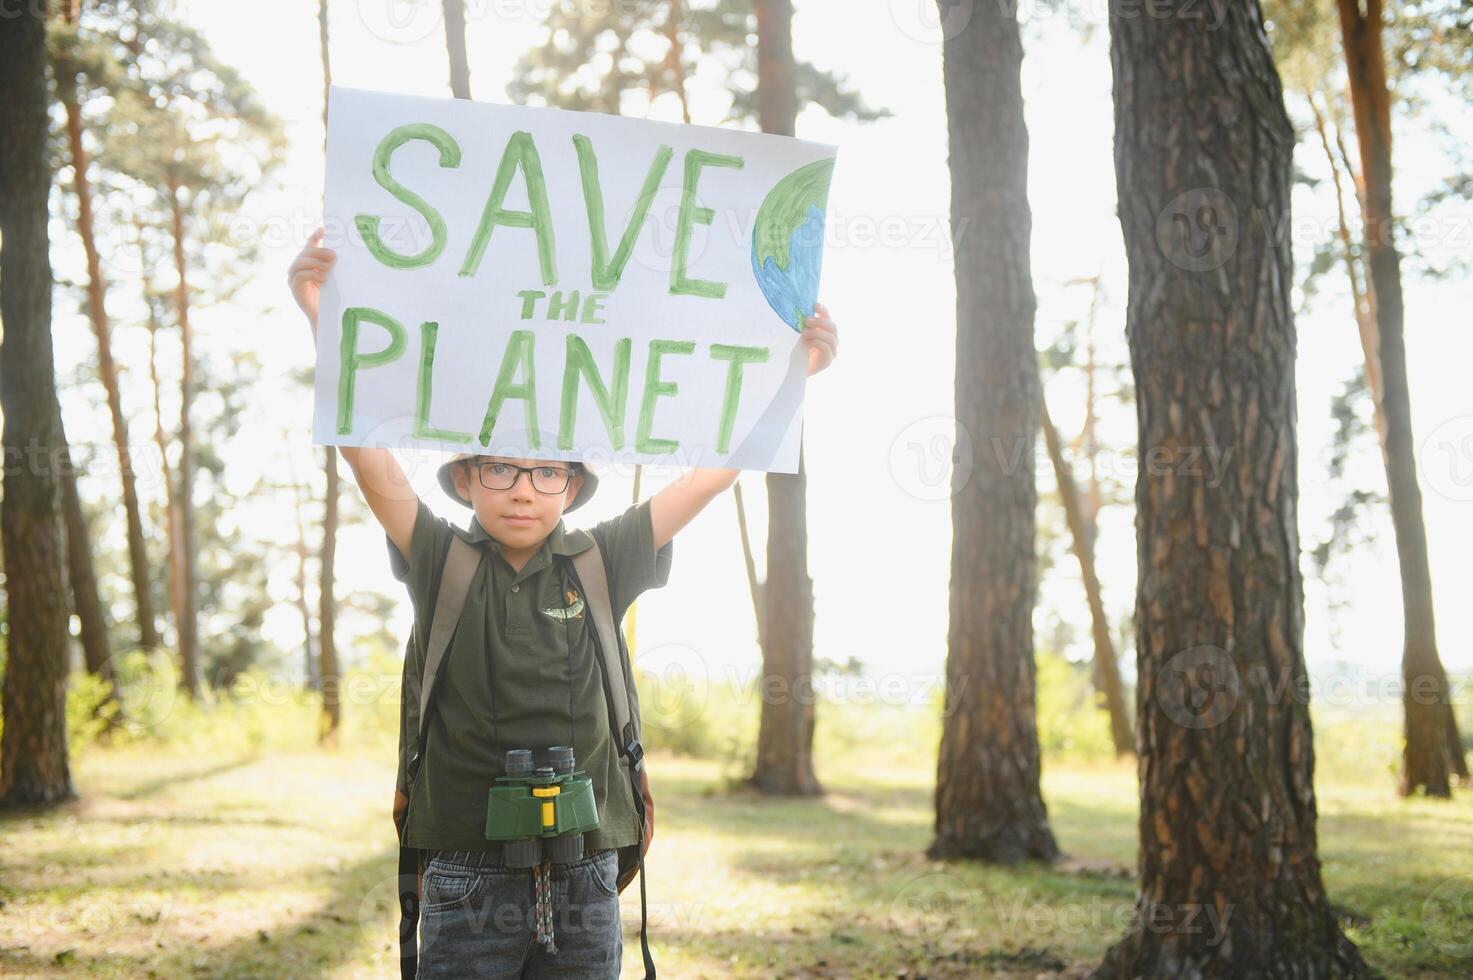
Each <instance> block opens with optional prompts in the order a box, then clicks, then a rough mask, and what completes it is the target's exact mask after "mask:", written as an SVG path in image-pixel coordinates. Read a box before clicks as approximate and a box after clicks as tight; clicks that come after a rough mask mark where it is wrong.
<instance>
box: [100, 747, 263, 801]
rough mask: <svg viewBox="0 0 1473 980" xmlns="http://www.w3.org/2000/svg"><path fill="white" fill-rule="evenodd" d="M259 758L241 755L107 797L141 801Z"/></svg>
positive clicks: (247, 764)
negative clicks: (171, 788)
mask: <svg viewBox="0 0 1473 980" xmlns="http://www.w3.org/2000/svg"><path fill="white" fill-rule="evenodd" d="M260 758H261V756H260V755H259V754H258V753H255V752H252V753H250V754H248V755H243V756H240V757H238V758H235V759H230V760H227V761H225V762H222V763H219V764H218V765H214V766H207V767H206V768H204V769H193V770H187V771H184V772H176V773H170V774H169V775H167V776H164V777H162V778H159V779H155V780H152V781H150V782H147V783H140V784H139V785H137V786H135V787H133V788H132V789H130V790H127V791H126V792H119V793H112V794H109V795H111V796H114V797H116V798H117V799H120V800H130V801H136V800H141V799H144V798H145V797H149V796H152V795H154V794H155V793H157V792H159V791H160V790H164V789H168V788H169V787H170V786H177V785H179V784H181V783H193V782H198V781H200V780H202V779H210V778H212V777H214V776H219V775H223V774H224V773H227V772H231V771H232V770H235V769H240V768H242V767H244V766H249V765H252V764H253V763H256V762H258V761H260Z"/></svg>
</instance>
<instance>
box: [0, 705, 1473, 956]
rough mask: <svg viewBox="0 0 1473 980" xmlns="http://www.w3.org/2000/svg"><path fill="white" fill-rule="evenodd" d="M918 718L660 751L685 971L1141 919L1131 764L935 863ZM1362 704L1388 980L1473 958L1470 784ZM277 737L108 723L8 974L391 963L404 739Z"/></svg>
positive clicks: (1369, 836)
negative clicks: (805, 748) (1008, 859)
mask: <svg viewBox="0 0 1473 980" xmlns="http://www.w3.org/2000/svg"><path fill="white" fill-rule="evenodd" d="M917 714H918V712H917V710H916V709H913V708H910V709H903V708H897V707H894V706H890V707H868V708H866V707H862V706H858V705H843V706H827V705H825V706H822V707H821V711H820V716H821V719H822V721H821V724H820V731H823V728H824V722H827V723H828V724H829V725H830V726H831V727H830V732H829V733H828V734H827V735H826V736H824V737H822V738H820V740H819V744H818V772H819V775H820V778H821V779H822V781H823V782H824V784H825V788H826V789H827V790H828V793H827V795H826V796H825V797H823V798H821V799H808V800H763V799H760V798H758V797H756V796H754V795H752V794H750V793H748V792H746V791H742V790H738V789H732V788H730V787H731V785H732V783H733V779H732V777H733V775H735V769H734V767H733V766H731V765H730V764H724V763H723V762H722V761H721V760H719V759H697V758H690V757H686V756H677V755H673V754H671V753H668V752H659V753H656V754H654V755H652V756H651V759H650V772H651V784H652V787H653V791H654V794H655V797H656V801H657V808H658V809H657V824H656V836H655V841H654V844H653V846H652V848H651V850H650V854H649V858H648V862H647V869H648V874H649V898H650V934H651V940H652V948H653V951H654V955H655V961H656V965H657V967H658V968H659V970H660V971H661V972H662V973H663V974H664V975H665V976H668V977H676V978H682V980H683V978H697V977H764V978H768V977H784V978H800V977H801V978H818V977H836V978H837V977H843V978H872V977H889V978H906V980H919V978H922V977H927V978H953V977H981V976H1002V977H1037V976H1073V977H1077V976H1083V975H1084V974H1085V973H1087V971H1088V969H1089V968H1090V967H1091V966H1092V965H1094V964H1095V963H1097V962H1098V961H1099V959H1100V957H1101V955H1102V954H1103V952H1104V950H1105V949H1106V948H1107V946H1108V945H1109V944H1110V943H1111V942H1113V941H1114V940H1115V939H1116V938H1117V937H1118V936H1119V935H1120V934H1121V932H1122V931H1123V929H1124V928H1125V925H1126V923H1127V921H1128V918H1129V915H1130V909H1131V903H1132V898H1133V892H1134V882H1133V872H1134V860H1135V858H1134V854H1135V842H1136V826H1135V823H1136V806H1137V804H1136V786H1135V766H1134V763H1133V762H1131V761H1126V762H1115V761H1111V760H1094V761H1087V762H1086V761H1079V760H1075V759H1069V758H1067V757H1066V758H1063V759H1056V760H1050V759H1049V758H1048V757H1047V756H1046V758H1045V770H1044V792H1045V798H1046V801H1047V804H1048V808H1049V816H1050V819H1051V821H1052V824H1053V827H1054V831H1055V833H1056V835H1057V837H1058V839H1059V843H1060V845H1061V846H1062V848H1063V850H1064V851H1065V852H1066V854H1067V855H1068V857H1067V859H1066V860H1065V861H1064V862H1063V863H1061V864H1059V865H1057V866H1054V867H1019V868H988V867H981V866H969V865H965V864H942V863H939V862H932V861H928V860H926V858H925V857H924V850H925V847H926V845H927V844H928V842H929V840H930V828H931V820H932V816H931V807H932V796H931V783H932V780H933V779H934V774H935V761H934V760H935V749H934V746H935V742H934V737H935V735H936V734H937V731H938V729H937V728H936V727H935V724H934V722H935V720H936V719H934V718H930V717H923V718H921V719H920V720H919V721H917V718H916V716H917ZM1340 724H1351V722H1341V723H1340ZM1364 724H1369V722H1365V720H1364V719H1361V722H1360V723H1359V725H1360V727H1357V728H1355V729H1354V730H1353V733H1352V734H1350V735H1347V734H1346V731H1341V730H1338V729H1337V728H1336V727H1335V726H1334V725H1324V724H1321V723H1319V722H1317V725H1316V736H1317V739H1316V741H1317V748H1318V747H1319V746H1320V743H1321V742H1323V743H1324V745H1323V751H1321V752H1320V755H1321V756H1323V758H1324V761H1323V762H1322V764H1321V766H1320V768H1319V770H1318V772H1317V784H1318V799H1319V810H1320V822H1319V835H1320V856H1321V859H1322V862H1323V866H1324V874H1325V879H1326V882H1327V886H1328V888H1329V892H1330V895H1331V898H1332V900H1333V902H1334V903H1335V905H1336V907H1337V908H1338V909H1339V910H1340V911H1341V915H1342V921H1343V923H1344V926H1345V928H1346V929H1347V931H1348V932H1349V934H1350V936H1351V937H1352V938H1353V939H1354V941H1355V942H1356V943H1358V944H1359V945H1360V947H1361V948H1362V949H1363V950H1364V952H1365V954H1366V956H1367V958H1368V959H1369V960H1370V962H1371V963H1372V964H1374V965H1375V966H1376V967H1377V968H1379V969H1381V970H1382V971H1384V972H1385V973H1386V975H1387V976H1389V977H1454V976H1468V975H1470V974H1473V940H1470V938H1469V937H1470V936H1473V791H1469V790H1467V789H1464V790H1463V791H1462V792H1461V793H1459V794H1458V795H1457V797H1456V799H1455V800H1454V801H1453V802H1451V803H1447V802H1431V801H1427V800H1410V801H1402V800H1398V799H1397V798H1396V797H1395V796H1394V794H1393V792H1392V782H1391V779H1390V775H1389V773H1387V772H1384V771H1380V770H1381V769H1382V768H1384V767H1383V766H1380V765H1370V764H1368V761H1367V759H1366V758H1364V757H1358V753H1359V752H1360V751H1361V748H1360V745H1361V743H1362V741H1364V740H1365V729H1364V727H1363V726H1364ZM1376 724H1378V725H1381V724H1389V719H1382V720H1381V721H1378V722H1376ZM1394 734H1395V730H1394V727H1392V728H1388V729H1387V730H1385V731H1384V732H1382V733H1381V735H1382V736H1384V737H1380V736H1378V737H1377V738H1376V739H1373V740H1371V741H1374V742H1375V744H1377V745H1379V746H1380V747H1381V749H1382V750H1384V748H1385V747H1386V740H1387V739H1392V738H1394ZM1347 739H1350V740H1351V742H1349V743H1348V742H1347ZM256 741H257V742H258V743H261V744H257V745H256V746H254V747H251V746H249V745H244V746H237V747H236V748H233V749H227V748H224V747H221V746H214V747H210V746H206V747H203V748H201V747H198V746H196V747H191V748H183V747H180V748H165V747H162V746H159V745H156V744H154V745H151V744H148V743H146V742H134V743H130V744H129V745H127V746H125V747H113V748H107V747H101V746H96V745H89V746H87V747H86V748H84V749H82V750H80V751H79V752H78V754H77V757H76V758H75V759H74V780H75V783H76V785H77V787H78V791H79V793H80V798H79V799H78V800H77V801H76V802H74V803H70V804H67V805H65V806H63V807H60V808H57V809H52V810H50V811H47V812H44V813H36V812H32V813H27V812H11V813H7V814H4V815H0V840H3V842H4V843H3V846H0V974H3V975H4V976H7V977H97V978H113V977H118V978H121V977H129V978H132V977H144V976H148V977H222V978H237V977H261V978H272V980H277V978H284V977H333V978H339V977H343V978H346V977H388V976H392V975H396V974H397V962H396V960H395V951H394V947H393V945H392V943H393V938H394V935H395V929H396V927H397V919H396V918H395V916H396V911H395V909H394V903H393V895H392V887H393V875H394V874H395V871H396V856H397V852H396V848H395V841H394V836H393V829H392V825H391V822H390V819H389V805H390V797H391V792H392V786H393V771H392V769H391V768H390V766H389V761H390V760H391V759H392V753H391V752H390V751H385V749H384V747H383V746H382V745H380V746H378V747H375V748H373V749H369V748H366V747H362V746H360V747H358V748H353V749H344V750H340V751H336V752H333V751H290V750H288V749H283V748H282V747H280V746H279V745H278V744H275V743H276V742H277V741H279V739H266V740H264V742H263V741H262V740H260V739H257V740H256ZM1378 761H1380V760H1378ZM736 768H739V767H736ZM622 903H623V917H624V930H625V933H624V937H625V946H624V974H623V975H624V976H626V977H637V976H641V975H643V968H642V963H641V960H640V953H639V890H638V885H637V883H636V884H635V885H634V886H633V887H631V888H629V889H628V890H626V891H625V892H624V894H623V896H622ZM1204 925H1205V922H1204Z"/></svg>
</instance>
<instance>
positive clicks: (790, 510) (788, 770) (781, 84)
mask: <svg viewBox="0 0 1473 980" xmlns="http://www.w3.org/2000/svg"><path fill="white" fill-rule="evenodd" d="M755 6H756V13H757V105H758V110H757V113H758V123H759V124H760V125H761V127H762V131H763V132H764V133H777V134H779V135H782V136H792V135H793V129H794V126H795V125H796V122H797V116H798V108H797V106H798V102H797V90H796V88H795V68H794V62H793V5H792V2H791V0H756V3H755ZM800 440H801V436H800ZM807 486H808V479H807V475H806V473H805V472H804V467H803V449H802V444H801V441H800V443H799V447H798V472H797V473H769V474H767V577H766V579H765V580H764V582H763V584H762V589H761V597H762V622H761V624H760V625H759V627H758V630H757V632H758V636H759V637H760V639H761V643H762V681H761V683H762V690H761V692H760V693H761V695H762V714H761V718H760V720H759V722H758V729H757V761H756V764H755V766H754V768H753V772H752V775H751V777H750V779H749V780H748V781H749V783H750V785H752V786H754V787H756V788H757V789H758V790H760V791H761V792H763V793H769V794H772V795H781V796H816V795H819V794H821V793H823V786H822V785H821V784H820V783H819V781H818V774H817V772H816V770H815V769H814V765H813V728H814V721H815V708H816V705H815V699H814V689H813V580H812V579H811V578H809V577H808V490H807Z"/></svg>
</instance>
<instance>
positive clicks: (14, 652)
mask: <svg viewBox="0 0 1473 980" xmlns="http://www.w3.org/2000/svg"><path fill="white" fill-rule="evenodd" d="M9 13H10V15H9V16H5V17H0V92H4V93H5V95H4V98H0V188H3V192H0V282H3V283H4V288H3V289H0V320H3V321H4V324H5V330H4V334H3V338H0V415H3V417H4V428H3V432H0V443H3V445H4V450H5V453H4V456H5V469H4V481H5V482H4V496H3V499H0V551H3V553H4V556H5V593H6V602H7V607H6V658H7V660H6V668H5V685H4V692H3V694H0V710H3V711H4V718H5V728H4V734H3V735H0V806H21V805H29V804H53V803H57V802H60V801H62V800H67V799H72V798H74V797H75V796H76V791H75V790H74V789H73V787H72V776H71V765H70V761H69V759H68V756H67V732H66V677H67V614H68V611H67V601H66V589H65V576H64V574H63V571H62V569H63V563H64V561H65V557H64V552H63V544H62V513H61V494H60V489H61V487H60V474H59V473H58V464H59V461H60V455H61V451H62V450H64V448H65V442H64V441H63V437H62V432H61V411H60V407H59V406H58V404H57V400H56V378H55V375H54V373H53V368H52V363H53V361H52V343H51V286H52V275H51V257H50V241H49V239H48V236H47V228H46V223H47V218H48V213H47V196H48V195H49V193H50V190H51V171H50V169H49V168H48V166H47V161H46V139H47V118H46V100H47V92H46V22H45V17H46V10H45V7H44V5H34V4H27V5H23V6H22V7H20V8H19V9H18V10H15V11H10V12H9Z"/></svg>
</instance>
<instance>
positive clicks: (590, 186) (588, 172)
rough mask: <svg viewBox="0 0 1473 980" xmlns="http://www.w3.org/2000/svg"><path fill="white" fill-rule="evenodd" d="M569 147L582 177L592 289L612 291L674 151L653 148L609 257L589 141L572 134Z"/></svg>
mask: <svg viewBox="0 0 1473 980" xmlns="http://www.w3.org/2000/svg"><path fill="white" fill-rule="evenodd" d="M573 146H574V148H575V149H577V151H578V172H579V174H580V175H581V176H582V178H583V203H584V206H585V208H586V210H587V211H588V236H589V242H590V245H591V248H590V250H589V251H590V255H591V256H592V264H593V270H592V272H593V288H594V289H602V290H607V291H609V292H612V291H613V290H615V289H616V288H618V286H619V278H620V277H621V276H623V275H624V266H625V265H627V264H628V263H629V256H630V255H631V254H632V253H633V251H634V241H635V239H636V238H638V237H639V230H640V229H641V228H643V227H644V219H645V217H646V216H647V215H648V214H649V213H650V205H651V204H652V203H653V202H654V200H655V194H656V193H657V192H658V191H659V189H660V180H661V178H663V177H664V176H665V170H666V169H667V168H668V167H669V166H670V158H671V157H673V156H674V155H675V151H674V150H673V149H671V148H670V147H668V146H665V145H664V144H661V145H660V148H659V149H657V150H656V151H655V158H654V159H653V160H651V161H650V169H649V172H648V173H646V174H645V178H644V186H643V187H641V188H640V189H639V197H638V198H636V199H635V201H634V207H633V208H631V209H630V212H629V218H628V220H627V221H626V222H625V224H624V233H623V234H622V235H621V236H620V237H619V247H618V249H617V250H615V252H614V256H613V258H612V259H610V258H609V238H608V229H607V227H606V225H605V222H604V194H603V188H602V187H601V186H600V185H599V180H598V158H597V157H596V156H594V153H593V144H592V143H591V142H590V141H589V139H588V137H587V136H584V135H582V134H581V133H575V134H573Z"/></svg>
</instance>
